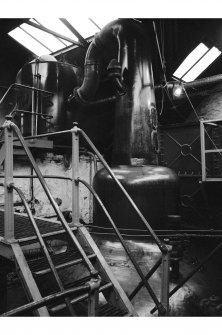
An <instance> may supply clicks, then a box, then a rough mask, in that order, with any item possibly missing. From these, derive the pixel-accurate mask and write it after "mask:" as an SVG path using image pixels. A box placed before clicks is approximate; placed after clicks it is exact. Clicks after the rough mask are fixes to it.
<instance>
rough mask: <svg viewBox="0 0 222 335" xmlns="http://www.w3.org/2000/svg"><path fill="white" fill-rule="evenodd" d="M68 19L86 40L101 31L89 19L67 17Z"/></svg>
mask: <svg viewBox="0 0 222 335" xmlns="http://www.w3.org/2000/svg"><path fill="white" fill-rule="evenodd" d="M66 19H67V20H68V21H69V23H71V25H72V26H73V27H74V28H75V29H76V30H77V31H78V32H79V33H80V34H81V35H82V37H84V38H87V37H90V36H94V35H95V33H97V32H98V31H99V29H98V28H97V27H96V26H95V25H94V24H93V23H92V22H91V21H90V20H89V19H88V18H81V17H74V18H73V17H72V18H68V17H67V18H66Z"/></svg>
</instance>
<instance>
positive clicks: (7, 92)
mask: <svg viewBox="0 0 222 335" xmlns="http://www.w3.org/2000/svg"><path fill="white" fill-rule="evenodd" d="M14 87H18V88H20V87H21V88H25V89H28V90H32V91H37V92H42V93H45V94H48V95H53V94H54V93H53V92H49V91H46V90H42V89H40V88H36V87H33V86H27V85H22V84H17V83H13V84H11V85H10V86H9V87H8V89H7V91H6V92H5V94H4V95H3V97H2V98H1V100H0V105H1V103H2V102H3V101H4V99H5V98H6V96H7V95H8V94H9V92H10V91H11V90H12V89H13V88H14Z"/></svg>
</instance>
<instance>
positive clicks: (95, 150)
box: [78, 128, 168, 254]
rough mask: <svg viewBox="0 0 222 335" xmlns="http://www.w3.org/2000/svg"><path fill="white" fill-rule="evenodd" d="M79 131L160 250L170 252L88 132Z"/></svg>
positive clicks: (164, 252)
mask: <svg viewBox="0 0 222 335" xmlns="http://www.w3.org/2000/svg"><path fill="white" fill-rule="evenodd" d="M78 131H79V132H80V133H81V134H82V136H83V137H84V139H85V140H86V142H87V143H88V144H89V146H90V147H91V149H92V150H93V151H94V152H95V154H96V155H97V157H98V158H99V160H100V162H101V163H102V164H103V165H104V167H105V169H106V170H107V172H108V173H109V175H110V176H111V177H112V178H113V180H114V181H115V182H116V184H117V185H118V186H119V188H120V189H121V191H122V193H123V194H124V195H125V197H126V199H127V200H128V201H129V203H130V204H131V206H132V207H133V208H134V210H135V211H136V213H137V214H138V216H139V217H140V219H141V220H142V222H143V223H144V224H145V226H146V228H147V229H148V231H149V233H150V234H151V236H152V237H153V239H154V240H155V242H156V244H157V245H158V247H159V249H160V251H161V252H162V253H163V254H167V253H168V249H167V247H166V245H165V244H164V243H163V242H161V241H160V239H159V238H158V236H157V235H156V234H155V232H154V231H153V229H152V228H151V226H150V225H149V223H148V222H147V220H146V219H145V217H144V216H143V214H142V213H141V212H140V210H139V208H138V207H137V206H136V204H135V202H134V201H133V200H132V198H131V197H130V195H129V194H128V192H127V191H126V190H125V188H124V187H123V186H122V184H121V183H120V181H119V180H118V179H117V178H116V176H115V174H114V173H113V171H112V170H111V169H110V167H109V165H108V164H107V163H106V161H105V159H104V158H103V157H102V155H101V154H100V152H99V151H98V150H97V148H96V147H95V145H94V144H93V143H92V141H91V140H90V138H89V137H88V136H87V135H86V133H85V132H84V131H83V130H82V129H80V128H78Z"/></svg>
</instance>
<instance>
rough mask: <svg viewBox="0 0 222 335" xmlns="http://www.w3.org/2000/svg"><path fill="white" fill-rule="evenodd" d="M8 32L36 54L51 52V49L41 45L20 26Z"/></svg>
mask: <svg viewBox="0 0 222 335" xmlns="http://www.w3.org/2000/svg"><path fill="white" fill-rule="evenodd" d="M8 34H9V35H10V36H11V37H13V38H14V39H15V40H16V41H17V42H19V43H20V44H22V45H24V46H25V47H26V48H27V49H29V50H31V52H33V53H34V54H35V55H36V56H41V55H48V54H50V53H51V51H50V50H49V49H47V48H46V47H44V46H43V45H41V44H40V43H39V42H38V41H36V40H35V39H34V38H32V37H31V36H29V35H28V34H27V33H25V32H24V31H23V30H22V29H21V28H19V27H18V28H15V29H14V30H12V31H10V32H9V33H8Z"/></svg>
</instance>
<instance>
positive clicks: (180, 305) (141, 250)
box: [8, 235, 222, 317]
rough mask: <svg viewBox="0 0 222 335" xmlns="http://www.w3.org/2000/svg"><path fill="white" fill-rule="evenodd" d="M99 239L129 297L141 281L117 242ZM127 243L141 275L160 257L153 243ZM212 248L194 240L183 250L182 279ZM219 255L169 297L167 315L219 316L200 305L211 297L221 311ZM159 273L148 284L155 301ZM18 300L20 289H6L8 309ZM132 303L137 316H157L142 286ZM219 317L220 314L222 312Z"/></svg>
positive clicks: (221, 292)
mask: <svg viewBox="0 0 222 335" xmlns="http://www.w3.org/2000/svg"><path fill="white" fill-rule="evenodd" d="M101 236H102V235H99V236H98V235H93V237H94V239H95V240H96V242H97V245H98V246H99V248H100V250H101V252H102V254H103V256H104V257H105V259H106V261H107V263H108V264H109V266H110V268H111V270H112V271H113V273H114V275H115V276H116V278H117V279H118V281H119V282H120V284H121V286H122V287H123V289H124V291H125V292H126V293H127V294H130V293H131V292H132V291H133V289H134V288H135V287H136V285H137V283H139V282H140V278H139V276H138V274H137V272H136V270H135V269H134V267H133V265H132V263H131V261H130V260H129V258H128V256H127V255H126V253H125V251H124V249H123V247H122V245H121V244H120V242H118V241H117V240H114V239H113V238H107V237H106V238H103V237H101ZM126 242H127V245H128V247H129V249H130V250H131V252H132V253H133V255H134V257H135V258H136V260H137V262H138V264H139V265H140V267H141V269H142V271H143V273H144V274H146V273H147V272H148V271H149V269H150V268H151V267H152V266H153V265H154V264H155V262H156V261H157V260H158V259H159V258H160V252H159V249H158V248H157V246H156V245H155V244H154V243H152V242H149V241H146V242H142V241H138V240H135V239H128V240H126ZM203 246H204V248H203ZM208 249H209V250H208ZM212 249H213V247H212V246H209V247H208V248H207V244H206V242H204V241H203V240H201V241H199V242H198V243H197V242H196V240H195V241H193V242H191V243H190V245H189V247H188V248H187V249H186V250H185V251H184V258H183V260H182V261H181V263H180V275H181V278H183V277H184V276H186V275H187V274H188V273H190V271H192V270H193V268H194V267H195V266H196V265H197V264H198V262H199V261H200V260H201V259H203V257H204V256H205V255H206V254H207V253H209V251H210V250H212ZM218 256H220V255H216V256H215V258H214V260H211V261H210V262H209V263H207V264H206V265H205V266H204V267H202V268H201V270H200V271H198V272H197V273H196V274H195V275H194V276H193V277H192V278H191V279H190V280H189V281H188V282H187V283H186V284H185V285H184V286H183V287H182V288H180V289H179V290H178V291H177V292H176V293H175V294H174V295H173V296H172V297H171V298H170V308H171V309H170V316H202V315H203V316H208V315H211V316H215V315H218V313H219V312H218V311H217V312H215V308H211V307H212V304H211V305H209V303H206V304H205V305H204V306H205V307H206V305H207V304H208V307H207V309H206V308H205V307H204V308H205V309H204V308H203V306H202V307H201V308H200V306H201V304H202V301H203V299H205V300H206V299H209V297H212V295H214V296H216V297H217V299H219V302H217V305H218V304H219V307H220V310H221V311H222V303H221V301H220V299H221V298H222V289H221V280H222V273H221V271H220V269H221V266H220V265H221V261H220V260H221V259H222V258H221V257H218ZM160 271H161V267H159V269H158V270H157V271H156V272H155V273H154V274H153V276H152V277H151V278H150V279H149V284H150V285H151V287H152V288H153V290H154V292H155V293H156V295H157V297H158V298H160V288H161V286H160V283H161V281H160V274H161V273H160ZM174 286H175V284H174V283H170V290H172V289H173V287H174ZM18 300H19V301H20V305H21V304H23V303H26V298H25V296H24V292H23V289H22V288H19V289H18V288H16V294H15V289H14V288H13V287H12V289H10V290H8V304H9V305H8V307H10V308H9V309H11V308H15V307H16V306H17V304H18ZM221 300H222V299H221ZM205 302H206V301H205ZM132 304H133V305H134V307H135V310H136V312H137V313H138V315H139V316H149V317H151V316H154V317H156V316H157V312H156V313H155V314H153V315H152V314H150V310H151V309H152V308H153V307H154V303H153V301H152V299H151V297H150V295H149V293H148V292H147V290H146V288H144V287H143V288H142V289H141V290H140V291H139V293H138V294H137V295H136V296H135V297H134V299H133V300H132ZM202 305H203V304H202ZM220 315H222V312H221V314H220Z"/></svg>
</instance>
